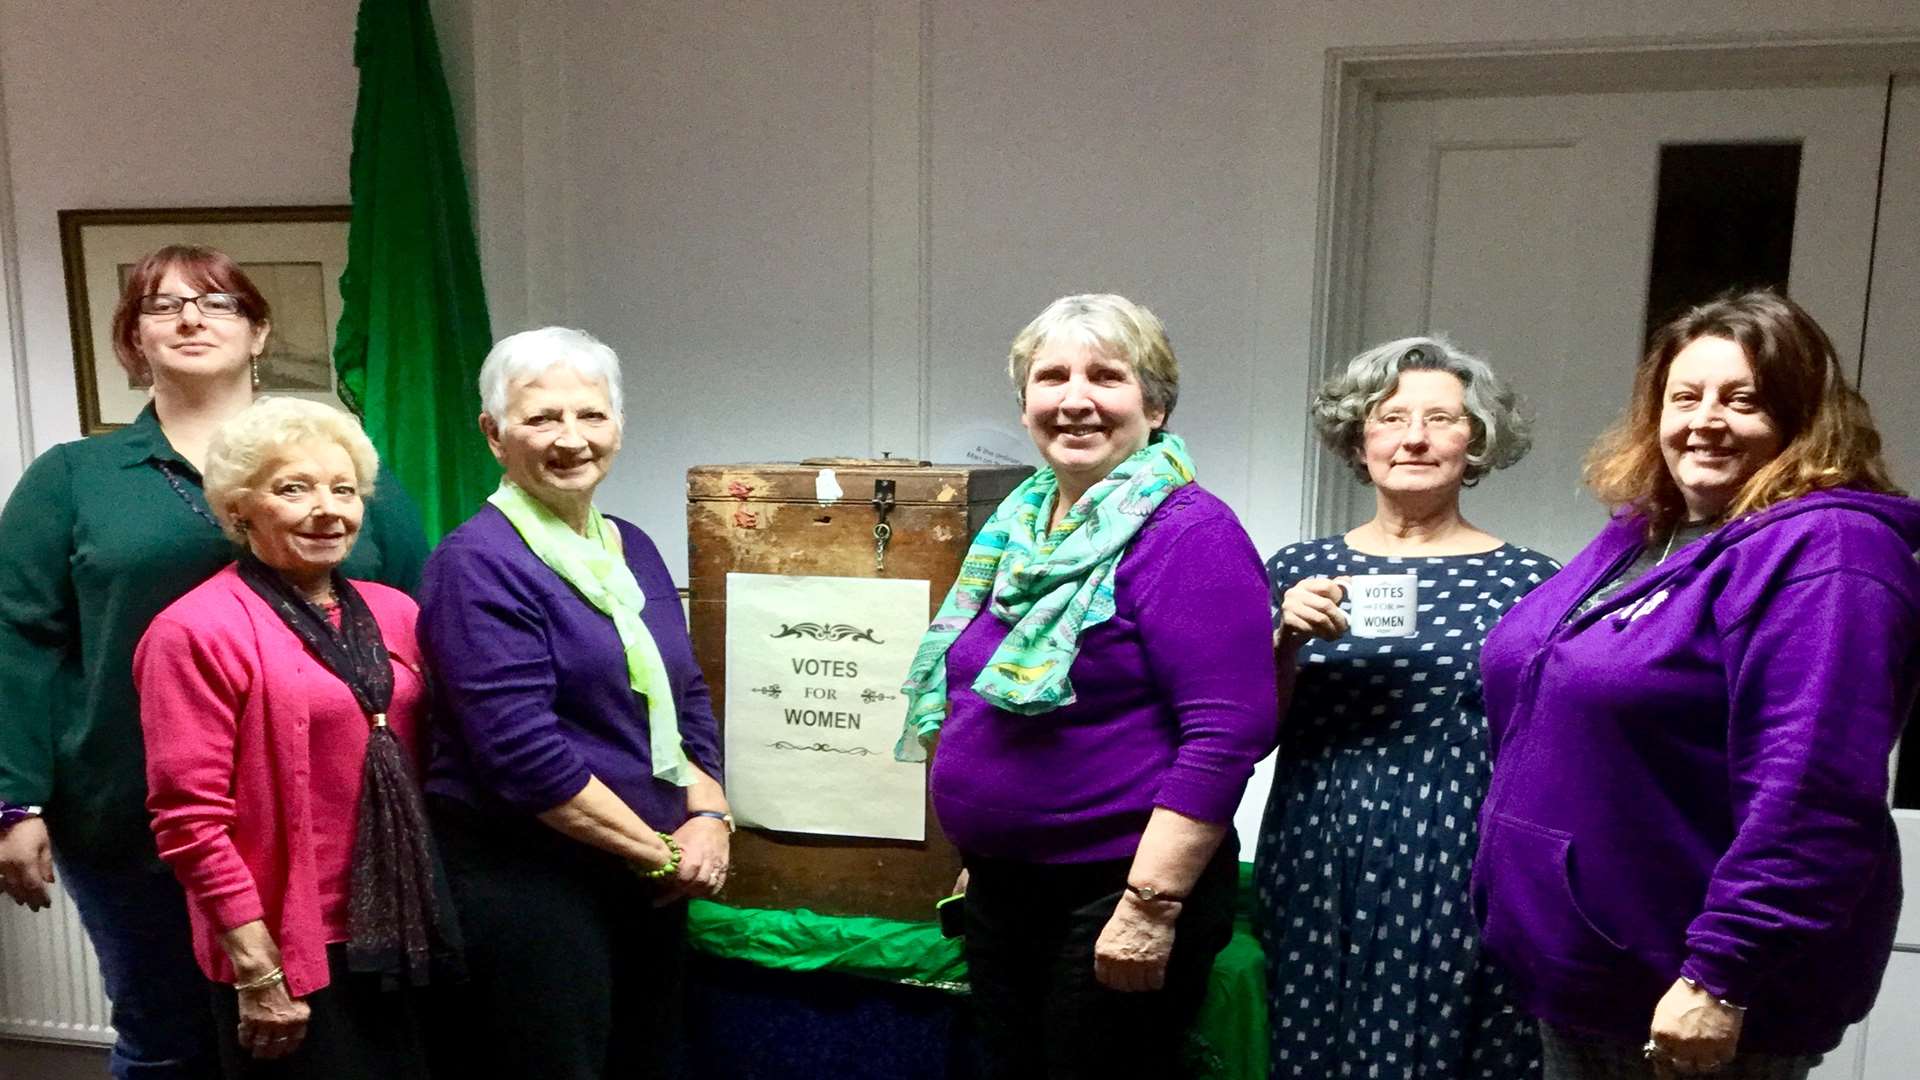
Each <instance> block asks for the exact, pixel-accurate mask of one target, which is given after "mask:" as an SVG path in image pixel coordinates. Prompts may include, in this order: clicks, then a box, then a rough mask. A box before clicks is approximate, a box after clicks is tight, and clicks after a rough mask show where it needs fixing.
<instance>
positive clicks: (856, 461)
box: [687, 457, 1033, 506]
mask: <svg viewBox="0 0 1920 1080" xmlns="http://www.w3.org/2000/svg"><path fill="white" fill-rule="evenodd" d="M1032 472H1033V470H1032V469H1030V468H1028V467H1026V466H1024V465H936V464H933V463H932V462H927V461H915V460H908V459H904V458H855V457H816V458H806V459H804V460H801V461H776V462H759V463H743V464H738V465H699V466H695V467H694V468H691V469H688V470H687V501H688V502H690V503H699V502H757V503H796V504H800V503H804V504H807V505H810V506H832V505H834V504H836V503H863V504H864V503H870V502H872V501H873V499H874V496H875V494H876V492H877V491H880V490H884V489H886V488H887V487H889V486H890V487H891V489H892V492H891V500H892V503H893V504H894V505H896V506H955V505H963V506H964V505H972V504H978V503H996V504H997V503H998V502H999V501H1000V500H1001V499H1003V498H1005V497H1006V494H1007V492H1009V491H1012V490H1013V489H1014V488H1015V487H1016V486H1018V485H1019V483H1020V481H1022V480H1024V479H1026V478H1027V476H1028V475H1029V474H1030V473H1032Z"/></svg>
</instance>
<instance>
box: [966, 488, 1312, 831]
mask: <svg viewBox="0 0 1920 1080" xmlns="http://www.w3.org/2000/svg"><path fill="white" fill-rule="evenodd" d="M1114 603H1115V607H1116V611H1115V614H1114V616H1113V618H1112V619H1110V620H1108V621H1107V622H1104V623H1102V624H1100V625H1099V626H1096V627H1094V628H1093V629H1091V630H1089V631H1087V633H1086V634H1085V635H1084V636H1083V637H1082V638H1081V639H1080V655H1079V656H1078V657H1077V658H1076V659H1075V660H1074V662H1073V685H1074V690H1075V691H1076V693H1077V694H1078V698H1077V699H1076V700H1075V701H1074V702H1073V704H1071V705H1065V706H1062V707H1060V708H1058V709H1055V710H1053V711H1051V712H1047V713H1042V714H1040V715H1038V716H1020V715H1017V714H1014V713H1009V712H1004V711H1002V710H1000V709H996V708H994V707H993V706H991V705H988V704H987V703H986V701H984V700H983V699H982V698H981V697H980V695H979V694H977V693H975V692H974V691H973V689H972V686H973V680H974V679H975V678H976V677H977V676H978V675H979V674H980V670H981V669H982V668H984V667H985V666H986V664H987V660H988V659H989V658H990V657H991V656H992V655H993V650H994V649H996V648H998V647H999V645H1000V642H1001V641H1002V640H1004V639H1005V638H1006V636H1007V631H1008V629H1009V628H1008V627H1007V626H1006V625H1005V624H1004V623H1002V622H1000V620H998V619H996V618H994V617H993V616H992V615H991V614H982V615H980V616H979V617H976V618H975V619H974V620H973V622H972V623H970V624H968V626H967V628H966V630H964V631H962V632H961V634H960V637H959V638H958V639H957V640H956V641H955V642H954V643H953V648H952V649H950V650H948V653H947V686H948V695H949V700H950V701H951V705H952V711H951V712H950V714H949V715H948V717H947V722H946V724H945V726H944V727H943V728H942V729H941V732H940V745H939V749H938V750H937V751H936V753H935V754H934V759H933V772H932V776H931V780H930V781H929V782H930V784H931V786H932V791H933V803H934V810H935V812H936V813H937V814H938V815H939V817H940V825H941V827H942V828H943V829H945V830H946V833H947V836H948V837H949V838H950V839H952V840H953V842H954V844H955V846H957V847H958V848H959V849H960V850H961V851H962V852H964V853H966V854H968V855H984V856H991V857H998V858H1007V859H1019V860H1024V861H1028V862H1057V863H1064V862H1089V861H1093V860H1099V859H1124V858H1129V857H1131V856H1132V855H1133V852H1134V848H1135V847H1137V846H1138V845H1139V842H1140V833H1141V830H1142V829H1144V828H1145V827H1146V824H1147V817H1148V816H1149V815H1150V814H1151V813H1152V811H1153V808H1154V807H1156V806H1164V807H1167V808H1169V809H1171V810H1176V811H1178V812H1180V813H1182V814H1186V815H1187V816H1189V817H1193V818H1197V819H1199V820H1202V821H1210V822H1217V823H1222V824H1224V823H1226V822H1229V821H1231V820H1232V819H1233V811H1234V808H1235V807H1237V806H1238V805H1239V804H1240V795H1241V792H1242V791H1243V790H1244V789H1245V788H1246V785H1247V778H1248V777H1249V776H1251V775H1252V773H1253V766H1254V763H1255V762H1257V761H1258V760H1260V758H1261V757H1262V756H1264V755H1265V754H1266V753H1267V752H1268V751H1269V750H1271V749H1273V745H1274V738H1275V733H1276V731H1277V730H1278V725H1279V705H1278V703H1277V701H1276V699H1275V691H1274V663H1273V630H1272V621H1271V616H1270V615H1269V613H1268V610H1267V580H1266V572H1265V570H1264V568H1263V567H1262V566H1261V563H1260V556H1259V554H1258V553H1257V552H1255V551H1254V548H1253V542H1252V541H1251V540H1249V539H1248V538H1247V534H1246V530H1244V529H1242V528H1241V527H1240V522H1239V520H1238V519H1237V518H1235V517H1234V516H1233V511H1232V510H1230V509H1228V508H1227V505H1226V504H1225V503H1223V502H1221V501H1220V500H1219V499H1218V498H1216V497H1214V496H1213V495H1211V494H1209V493H1208V492H1206V491H1205V490H1203V489H1201V488H1200V486H1199V485H1197V484H1188V485H1187V486H1185V487H1183V488H1181V489H1180V490H1179V491H1177V492H1175V493H1174V494H1173V495H1171V496H1169V497H1168V498H1167V500H1166V501H1165V502H1163V503H1161V504H1160V506H1159V508H1158V509H1157V510H1155V511H1154V514H1153V516H1152V517H1151V518H1149V519H1148V520H1147V523H1146V524H1145V525H1144V526H1142V527H1141V530H1140V532H1139V534H1138V535H1137V536H1136V537H1135V538H1134V540H1133V544H1132V546H1131V547H1129V548H1128V549H1127V551H1126V553H1125V554H1124V555H1122V556H1121V558H1120V564H1119V566H1118V567H1117V568H1116V570H1115V588H1114Z"/></svg>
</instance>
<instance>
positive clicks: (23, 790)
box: [0, 405, 427, 858]
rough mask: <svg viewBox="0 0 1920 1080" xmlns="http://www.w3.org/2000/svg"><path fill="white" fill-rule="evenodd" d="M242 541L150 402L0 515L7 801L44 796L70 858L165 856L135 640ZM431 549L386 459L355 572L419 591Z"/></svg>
mask: <svg viewBox="0 0 1920 1080" xmlns="http://www.w3.org/2000/svg"><path fill="white" fill-rule="evenodd" d="M162 465H165V466H166V467H167V468H168V469H169V470H171V473H172V477H173V480H172V481H170V480H169V475H168V473H167V472H163V471H162V468H161V466H162ZM176 484H177V487H176ZM203 515H205V516H203ZM235 550H236V549H235V547H234V545H233V542H232V541H230V540H228V539H227V538H226V536H224V535H223V534H222V533H221V532H220V529H219V527H218V526H216V525H215V524H214V523H213V520H212V516H211V513H210V512H209V511H208V510H207V504H206V499H205V496H204V495H203V494H202V492H201V489H200V474H199V472H198V471H197V470H196V469H194V467H193V466H192V465H189V464H188V463H187V461H186V459H185V458H183V457H181V456H180V455H179V454H178V453H176V452H175V451H174V449H173V447H172V446H171V445H170V444H169V443H168V442H167V439H166V436H165V435H164V434H162V433H161V431H160V421H159V419H158V418H157V417H156V416H155V415H154V411H153V407H152V406H151V405H149V406H148V407H147V408H146V410H145V411H143V412H142V413H141V414H140V418H139V419H138V420H135V421H134V422H133V423H132V424H131V425H129V426H127V427H125V428H122V429H120V430H119V431H115V432H111V433H109V434H106V435H97V436H94V437H92V438H88V439H81V440H79V441H77V442H70V443H63V444H61V445H59V446H56V447H54V448H53V449H51V450H49V451H47V452H46V453H45V454H42V455H41V456H40V457H39V458H38V459H36V460H35V461H34V463H33V464H32V465H30V466H28V467H27V471H26V474H25V475H23V476H22V477H21V478H20V483H19V485H18V486H17V487H15V488H14V491H13V495H12V496H11V497H10V498H9V499H8V500H7V505H6V509H5V510H4V511H0V802H9V803H14V804H17V805H39V806H44V807H45V813H46V820H47V827H48V829H49V831H50V832H51V833H52V835H53V842H54V845H55V846H56V847H57V848H59V849H61V850H62V851H64V852H66V853H68V854H69V855H71V856H76V857H84V858H112V857H120V856H125V855H128V854H133V853H142V852H143V853H146V854H149V855H151V854H152V852H153V834H152V833H151V832H150V831H149V830H148V827H147V810H146V799H147V781H146V761H145V758H146V754H145V750H144V747H143V744H142V742H141V737H140V708H139V704H138V701H137V699H136V698H135V696H134V689H133V649H134V646H135V645H136V644H138V643H139V641H140V635H142V634H144V633H145V632H146V629H147V624H148V623H149V622H152V621H153V617H154V616H155V615H158V614H159V613H160V611H161V609H163V608H165V607H166V606H167V605H168V604H171V603H173V602H174V601H175V600H177V599H179V598H180V597H181V596H184V595H185V594H186V593H187V592H188V590H190V589H192V588H193V587H194V586H196V585H198V584H200V583H201V582H202V581H204V580H206V579H207V578H209V577H211V576H212V575H213V573H214V571H216V570H219V569H220V568H221V567H223V566H225V565H226V564H227V563H230V562H232V561H233V557H234V554H235ZM426 555H427V543H426V537H425V535H424V534H423V533H422V532H421V528H420V512H419V510H418V508H416V507H415V506H414V504H413V501H412V500H411V499H410V498H408V497H407V493H406V492H405V491H404V490H402V489H401V487H400V484H399V482H398V481H397V480H396V479H395V478H394V476H393V475H392V474H391V473H389V472H388V471H387V470H386V469H385V467H384V466H383V467H382V468H381V470H380V476H379V478H378V480H377V481H376V482H375V492H374V497H373V499H372V500H371V501H370V502H369V503H368V504H367V514H366V520H365V522H364V524H363V526H362V528H361V532H360V539H359V541H358V542H357V543H355V544H354V548H353V553H352V555H351V556H350V557H349V558H348V559H347V562H346V565H345V566H344V567H343V569H344V571H345V573H346V575H347V576H348V577H353V578H362V579H371V580H374V581H379V582H384V583H386V584H388V585H393V586H395V587H397V588H401V589H405V590H407V591H408V592H411V591H413V589H414V586H415V585H416V584H418V582H419V580H420V568H421V565H422V564H423V563H425V561H426Z"/></svg>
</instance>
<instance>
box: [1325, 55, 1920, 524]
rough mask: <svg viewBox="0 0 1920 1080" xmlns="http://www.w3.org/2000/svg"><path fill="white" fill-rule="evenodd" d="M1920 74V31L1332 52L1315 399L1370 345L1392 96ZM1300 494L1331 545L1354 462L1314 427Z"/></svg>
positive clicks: (1351, 501) (1800, 82) (1349, 504)
mask: <svg viewBox="0 0 1920 1080" xmlns="http://www.w3.org/2000/svg"><path fill="white" fill-rule="evenodd" d="M1890 72H1901V73H1920V35H1915V34H1910V33H1901V34H1884V35H1873V34H1867V35H1851V36H1844V37H1834V36H1831V35H1822V36H1797V37H1796V36H1794V35H1771V34H1770V35H1767V36H1766V37H1765V38H1761V37H1756V36H1748V35H1730V36H1725V37H1712V38H1617V39H1599V40H1590V41H1575V42H1553V43H1548V42H1516V43H1512V44H1463V45H1447V46H1390V47H1356V48H1333V49H1329V50H1327V67H1326V78H1325V86H1326V92H1325V94H1324V95H1323V97H1322V100H1323V102H1324V105H1323V110H1324V116H1323V121H1322V123H1321V128H1320V130H1321V138H1320V198H1319V212H1318V216H1317V219H1316V222H1315V252H1314V295H1313V327H1312V342H1313V353H1312V356H1313V362H1312V363H1311V364H1309V365H1308V383H1307V386H1306V388H1305V392H1306V399H1307V400H1311V398H1312V394H1313V392H1314V391H1315V390H1317V389H1318V388H1319V385H1320V382H1321V380H1322V379H1324V378H1325V377H1326V376H1327V374H1328V373H1329V372H1330V371H1331V370H1332V367H1333V365H1336V364H1340V363H1344V362H1345V361H1346V359H1347V358H1348V357H1350V356H1352V355H1353V354H1354V353H1355V352H1357V351H1359V349H1360V348H1362V347H1363V346H1364V345H1365V344H1366V343H1365V342H1363V341H1361V340H1360V337H1361V306H1362V295H1361V290H1362V287H1363V285H1364V284H1365V251H1366V237H1367V229H1368V224H1369V223H1368V220H1367V191H1368V184H1367V180H1368V177H1369V175H1370V169H1371V164H1372V163H1371V160H1370V159H1371V156H1372V146H1373V136H1374V125H1375V106H1376V103H1377V102H1379V101H1380V100H1381V99H1382V98H1384V97H1404V96H1409V95H1418V96H1428V97H1466V96H1476V97H1477V96H1493V95H1502V96H1504V95H1513V94H1535V95H1549V94H1587V93H1605V92H1608V91H1628V90H1718V89H1726V90H1734V89H1760V88H1779V87H1791V86H1813V85H1820V84H1830V83H1835V82H1854V81H1858V80H1859V79H1862V78H1867V77H1881V76H1885V75H1887V74H1888V73H1890ZM1306 443H1307V468H1306V469H1305V470H1303V476H1302V484H1303V490H1302V492H1301V500H1300V507H1301V511H1300V513H1301V522H1300V535H1301V536H1323V535H1325V534H1326V533H1327V532H1328V531H1329V530H1331V529H1332V528H1334V527H1335V524H1336V523H1338V522H1343V521H1347V520H1350V518H1351V516H1352V515H1353V513H1354V512H1355V509H1356V507H1355V501H1356V498H1355V497H1356V495H1357V494H1358V492H1357V490H1356V489H1355V488H1354V486H1353V485H1352V483H1351V482H1349V481H1348V479H1347V476H1348V471H1347V467H1346V465H1345V464H1344V463H1342V462H1340V461H1338V460H1336V459H1334V457H1333V456H1332V455H1330V454H1328V453H1327V452H1326V449H1325V448H1324V447H1322V446H1321V445H1320V442H1319V440H1318V439H1317V438H1316V437H1315V436H1314V435H1313V433H1312V432H1311V431H1309V432H1308V433H1307V438H1306Z"/></svg>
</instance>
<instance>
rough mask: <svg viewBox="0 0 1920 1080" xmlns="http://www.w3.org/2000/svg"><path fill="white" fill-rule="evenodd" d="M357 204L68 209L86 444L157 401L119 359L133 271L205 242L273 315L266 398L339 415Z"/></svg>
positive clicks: (69, 273)
mask: <svg viewBox="0 0 1920 1080" xmlns="http://www.w3.org/2000/svg"><path fill="white" fill-rule="evenodd" d="M351 211H352V208H351V207H347V206H223V207H194V208H181V209H140V210H62V211H60V214H59V217H60V259H61V263H62V265H63V267H64V269H65V272H66V285H67V319H68V323H69V326H70V329H71V331H72V334H73V372H74V385H75V389H76V390H77V391H78V397H79V404H80V430H81V432H82V434H86V435H96V434H99V433H101V432H105V431H112V430H114V429H115V428H119V427H124V426H126V425H127V424H130V423H132V422H133V421H134V420H135V419H136V418H138V417H139V415H140V410H142V409H144V408H145V407H146V404H147V401H148V400H149V398H150V397H151V394H150V391H149V389H148V388H147V387H146V386H144V385H140V384H138V383H136V382H134V380H133V379H132V378H130V377H129V376H128V375H127V373H126V371H125V370H123V369H122V368H121V367H120V362H119V360H118V359H117V358H116V357H115V356H114V352H113V310H114V307H115V305H116V304H118V302H119V299H120V292H121V288H122V283H123V282H124V281H125V280H126V278H125V275H126V273H127V272H128V271H129V270H130V269H131V268H132V265H133V264H134V263H135V262H137V261H138V260H139V259H140V258H141V256H143V255H146V254H147V253H148V252H151V251H154V250H155V249H157V248H161V247H164V246H166V245H168V244H203V245H205V246H207V247H213V248H218V249H220V250H221V251H224V252H226V253H227V254H228V255H230V256H232V257H233V260H234V261H235V262H237V263H239V264H240V266H241V268H242V269H244V270H245V271H246V272H247V276H248V277H249V278H251V279H253V283H254V285H255V286H256V287H258V288H259V290H260V292H261V294H262V295H264V296H265V297H266V298H267V305H268V307H269V308H271V309H272V312H273V318H272V322H273V332H272V334H271V335H270V336H269V337H268V339H267V349H266V352H264V353H262V354H261V357H260V391H261V392H262V393H268V394H276V395H283V396H289V397H302V398H310V399H312V400H315V401H324V402H327V403H329V404H332V405H335V406H338V405H339V404H340V399H339V397H338V395H337V394H336V386H337V378H336V376H335V374H334V369H333V339H334V328H335V325H336V324H337V323H338V322H339V320H340V286H339V281H340V274H341V272H342V271H343V270H345V269H346V265H347V223H348V219H349V218H350V216H351Z"/></svg>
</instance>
